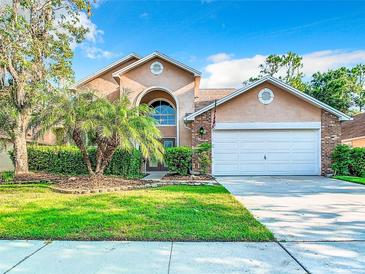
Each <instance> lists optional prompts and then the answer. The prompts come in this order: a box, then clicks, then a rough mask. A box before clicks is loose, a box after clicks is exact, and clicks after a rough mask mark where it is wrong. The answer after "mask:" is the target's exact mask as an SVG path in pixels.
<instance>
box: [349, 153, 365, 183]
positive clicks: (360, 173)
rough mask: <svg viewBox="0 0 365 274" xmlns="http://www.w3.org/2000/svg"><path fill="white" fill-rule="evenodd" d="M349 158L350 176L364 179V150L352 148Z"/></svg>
mask: <svg viewBox="0 0 365 274" xmlns="http://www.w3.org/2000/svg"><path fill="white" fill-rule="evenodd" d="M350 157H351V161H350V168H349V169H350V174H351V175H354V176H357V177H365V148H360V147H357V148H353V149H352V150H351V156H350Z"/></svg>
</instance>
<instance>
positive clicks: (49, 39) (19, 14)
mask: <svg viewBox="0 0 365 274" xmlns="http://www.w3.org/2000/svg"><path fill="white" fill-rule="evenodd" d="M6 1H7V2H2V4H1V5H0V68H1V71H0V74H2V77H1V78H2V80H1V81H0V99H1V106H2V107H1V109H0V122H1V123H0V130H1V131H2V133H3V134H5V135H6V136H5V137H6V138H9V139H10V140H11V142H12V143H13V146H14V156H15V173H16V175H19V174H23V173H27V172H28V157H27V149H26V136H27V130H28V126H29V122H30V118H31V115H32V113H33V111H34V109H36V108H38V104H39V100H40V97H41V95H42V94H44V93H47V92H52V91H53V90H55V89H57V88H59V87H60V86H62V85H64V84H65V83H67V82H69V81H71V80H72V78H73V71H72V68H71V59H72V57H73V52H72V46H74V45H75V44H76V43H78V42H81V41H82V40H83V38H84V35H85V34H86V31H87V30H86V29H85V28H84V27H83V26H82V25H81V24H80V21H79V15H80V12H82V11H86V12H88V11H89V9H90V4H89V1H87V0H6ZM4 3H5V4H4Z"/></svg>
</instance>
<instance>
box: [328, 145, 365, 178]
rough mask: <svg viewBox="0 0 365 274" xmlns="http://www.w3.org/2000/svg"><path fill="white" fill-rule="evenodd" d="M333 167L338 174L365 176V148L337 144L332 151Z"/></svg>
mask: <svg viewBox="0 0 365 274" xmlns="http://www.w3.org/2000/svg"><path fill="white" fill-rule="evenodd" d="M332 169H333V171H334V172H335V175H338V176H350V175H351V176H357V177H365V148H358V147H356V148H351V147H349V146H347V145H338V146H336V148H335V149H334V151H333V153H332Z"/></svg>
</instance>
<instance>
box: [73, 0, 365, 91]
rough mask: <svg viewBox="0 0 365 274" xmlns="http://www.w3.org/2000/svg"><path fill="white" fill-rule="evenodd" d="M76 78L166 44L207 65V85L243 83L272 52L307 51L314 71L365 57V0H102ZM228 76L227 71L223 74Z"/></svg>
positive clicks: (167, 49) (171, 51) (307, 67)
mask: <svg viewBox="0 0 365 274" xmlns="http://www.w3.org/2000/svg"><path fill="white" fill-rule="evenodd" d="M82 22H84V23H85V24H86V25H87V26H89V27H90V33H89V35H88V37H87V40H86V41H85V42H84V43H83V44H82V45H80V46H78V47H77V48H76V50H75V57H74V70H75V73H76V79H77V80H78V79H80V78H82V77H85V76H87V75H88V74H91V73H93V72H95V71H96V70H97V69H100V68H102V67H103V66H105V65H108V64H110V63H111V62H113V61H115V60H117V59H119V58H121V57H122V56H123V55H126V54H128V53H130V52H136V53H139V54H141V55H146V54H149V53H151V52H152V51H155V50H158V51H161V52H163V53H165V54H167V55H169V56H171V57H173V58H175V59H178V60H179V61H181V62H184V63H186V64H187V65H190V66H192V67H194V68H196V69H198V70H200V71H202V72H203V85H204V86H210V87H215V86H217V87H221V86H237V85H239V83H240V82H241V81H243V80H246V79H244V78H248V77H249V76H254V75H252V74H256V73H257V66H258V64H259V63H261V62H262V60H264V58H265V56H266V55H268V54H272V53H277V54H280V53H285V52H287V51H294V52H297V53H299V54H301V55H303V56H304V71H305V73H306V74H309V75H310V74H311V73H313V72H314V71H316V70H320V71H325V70H327V69H329V68H334V67H338V66H341V65H345V66H351V65H353V64H355V63H360V62H362V63H364V62H365V2H363V1H356V2H350V1H324V2H318V1H304V2H298V1H256V2H253V1H252V2H251V1H208V0H205V1H120V0H103V1H101V2H100V0H97V7H95V8H94V9H93V16H92V17H91V22H90V21H89V20H88V19H87V18H86V17H84V18H83V20H82ZM220 78H223V79H220Z"/></svg>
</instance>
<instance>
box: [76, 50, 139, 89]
mask: <svg viewBox="0 0 365 274" xmlns="http://www.w3.org/2000/svg"><path fill="white" fill-rule="evenodd" d="M132 57H134V58H137V59H142V58H143V57H142V56H141V55H139V54H137V53H135V52H131V53H129V54H127V55H124V56H123V57H122V58H119V59H118V60H116V61H114V62H112V63H110V64H109V65H106V66H104V67H102V68H101V69H98V70H97V71H96V72H94V73H92V74H90V75H88V76H86V77H83V78H82V79H80V80H79V81H77V82H76V83H75V84H74V85H72V86H71V88H76V87H78V86H80V85H82V84H84V83H86V82H88V81H90V80H92V79H93V78H96V77H98V76H99V75H101V74H103V73H105V72H107V71H108V70H110V69H112V68H113V67H115V66H118V65H119V64H121V63H123V62H125V61H128V60H129V59H131V58H132Z"/></svg>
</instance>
